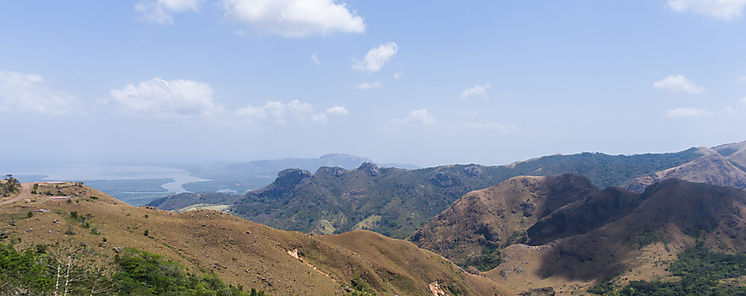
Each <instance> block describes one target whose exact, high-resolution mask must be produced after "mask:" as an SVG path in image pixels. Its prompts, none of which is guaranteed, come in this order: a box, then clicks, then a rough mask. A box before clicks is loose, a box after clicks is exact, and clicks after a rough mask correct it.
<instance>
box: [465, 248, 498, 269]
mask: <svg viewBox="0 0 746 296" xmlns="http://www.w3.org/2000/svg"><path fill="white" fill-rule="evenodd" d="M501 262H502V259H501V258H500V250H499V249H497V248H493V249H490V248H486V247H484V248H483V249H482V255H481V256H479V257H475V258H469V259H467V261H466V262H464V263H463V264H459V266H461V267H462V268H468V267H469V266H474V267H475V268H476V269H477V270H479V271H483V272H486V271H489V270H492V269H493V268H495V267H497V266H498V265H500V263H501Z"/></svg>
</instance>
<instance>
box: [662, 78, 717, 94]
mask: <svg viewBox="0 0 746 296" xmlns="http://www.w3.org/2000/svg"><path fill="white" fill-rule="evenodd" d="M653 87H655V88H657V89H665V90H669V91H677V92H680V91H683V92H687V93H689V94H692V95H696V94H701V93H703V92H705V88H704V87H701V86H698V85H696V84H694V83H693V82H691V81H689V79H687V78H686V77H684V75H670V76H668V77H666V78H664V79H663V80H661V81H657V82H655V83H653Z"/></svg>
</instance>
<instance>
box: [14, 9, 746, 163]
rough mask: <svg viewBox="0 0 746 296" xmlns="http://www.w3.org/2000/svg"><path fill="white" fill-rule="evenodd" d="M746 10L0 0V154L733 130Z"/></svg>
mask: <svg viewBox="0 0 746 296" xmlns="http://www.w3.org/2000/svg"><path fill="white" fill-rule="evenodd" d="M745 8H746V0H721V1H711V0H646V1H642V0H640V1H615V2H612V1H383V0H377V1H371V0H350V1H345V2H343V1H332V0H275V1H265V0H213V1H208V0H158V1H156V0H142V1H139V0H136V1H43V2H40V1H4V2H3V3H1V4H0V124H2V125H3V126H5V127H6V128H7V129H6V132H5V135H6V136H5V139H6V140H5V141H4V144H3V145H2V148H0V149H2V155H3V156H2V158H0V161H3V162H8V163H33V162H37V163H38V162H85V163H174V162H178V163H193V162H213V161H248V160H254V159H268V158H281V157H316V156H319V155H322V154H325V153H330V152H342V153H351V154H356V155H361V156H365V157H369V158H371V159H374V160H376V161H380V162H400V163H412V164H417V165H439V164H447V163H456V162H458V163H471V162H475V163H483V164H504V163H510V162H512V161H516V160H521V159H526V158H530V157H534V156H539V155H545V154H554V153H574V152H580V151H600V152H606V153H613V154H618V153H624V154H631V153H640V152H663V151H676V150H682V149H686V148H688V147H691V146H710V145H716V144H720V143H727V142H734V141H743V140H746V20H745V18H746V17H745V16H743V14H744V9H745Z"/></svg>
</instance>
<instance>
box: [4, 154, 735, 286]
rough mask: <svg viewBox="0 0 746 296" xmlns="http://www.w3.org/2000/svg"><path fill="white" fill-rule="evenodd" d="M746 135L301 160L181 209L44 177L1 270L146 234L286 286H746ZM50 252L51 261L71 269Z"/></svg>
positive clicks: (19, 205)
mask: <svg viewBox="0 0 746 296" xmlns="http://www.w3.org/2000/svg"><path fill="white" fill-rule="evenodd" d="M744 150H746V143H735V144H728V145H722V146H717V147H713V148H692V149H688V150H685V151H681V152H677V153H664V154H643V155H632V156H612V155H605V154H601V153H581V154H575V155H566V156H562V155H554V156H548V157H541V158H537V159H532V160H529V161H524V162H517V163H514V164H511V165H508V166H480V165H473V164H472V165H449V166H441V167H433V168H424V169H416V170H406V169H399V168H381V167H379V166H377V165H374V164H371V163H368V162H365V163H363V164H362V165H360V166H358V167H357V168H355V169H351V170H348V169H344V168H342V167H329V166H323V167H321V168H319V169H318V170H316V172H315V173H313V174H312V173H311V172H309V171H308V170H303V169H285V170H282V171H280V173H279V174H278V176H277V178H276V179H275V180H274V181H273V182H272V183H271V184H270V185H269V186H266V187H264V188H262V189H258V190H253V191H249V192H247V193H245V194H229V193H196V194H192V193H183V194H178V195H173V196H169V197H166V198H163V199H160V200H157V201H156V202H154V203H152V206H157V207H159V208H163V209H169V210H178V211H179V212H170V211H164V210H159V209H156V208H153V207H152V206H151V207H131V206H129V205H126V204H124V203H122V202H121V201H118V200H116V199H114V198H112V197H110V196H107V195H106V194H103V193H101V192H98V191H96V190H94V189H91V188H88V187H85V186H83V185H82V184H80V183H40V184H31V183H26V184H23V185H22V188H21V192H20V193H11V194H8V196H5V197H0V220H1V221H7V223H5V224H3V225H0V268H6V267H4V266H9V265H2V262H11V261H9V260H6V259H8V258H11V259H13V258H16V259H17V258H20V257H18V256H16V257H13V256H15V255H13V252H8V250H9V248H13V249H18V250H27V251H26V252H25V253H23V254H25V255H24V256H26V257H23V258H30V257H28V256H38V258H52V257H54V256H60V254H61V255H63V256H67V257H66V258H69V259H68V260H69V261H68V262H72V258H73V256H72V255H71V253H69V252H71V251H70V250H75V252H78V253H76V254H78V255H75V260H74V262H75V263H74V264H75V267H74V269H75V270H87V271H85V272H87V274H90V272H93V271H96V270H98V272H100V273H101V275H100V277H103V278H104V279H106V277H108V275H111V274H113V272H115V271H117V270H121V267H117V266H115V265H112V264H109V263H107V262H112V260H113V261H114V262H120V263H121V260H120V259H121V258H122V257H121V256H122V254H123V253H122V252H124V253H126V254H130V253H128V252H131V251H128V250H131V249H129V248H135V249H137V250H143V251H147V252H151V253H153V254H160V255H162V256H164V258H168V260H172V261H174V262H177V263H178V264H179V265H181V266H184V268H185V270H186V271H187V272H189V273H191V274H203V275H210V276H212V277H215V278H214V280H212V281H213V283H215V284H216V285H217V283H218V282H219V281H224V282H225V284H221V285H226V284H228V285H232V286H233V287H234V288H236V287H243V288H256V289H259V290H261V291H266V292H269V294H271V295H347V296H349V295H397V294H398V295H423V296H424V295H437V296H444V295H521V296H525V295H588V294H589V293H591V294H595V295H746V269H744V268H743V266H746V190H744V186H743V182H742V181H743V178H742V176H743V172H744V171H743V163H744V157H743V156H744ZM568 171H569V172H568ZM687 180H688V181H687ZM609 185H610V186H609ZM599 188H605V189H599ZM630 189H631V190H630ZM226 211H227V212H230V213H233V214H236V215H242V216H243V217H248V218H250V219H251V220H253V221H255V222H260V223H264V224H269V225H276V226H277V227H281V228H284V229H289V230H302V231H304V232H308V233H302V232H295V231H283V230H277V229H274V228H272V227H268V226H265V225H261V224H258V223H255V222H251V221H248V220H245V219H242V218H240V217H235V216H232V215H229V214H228V213H225V212H226ZM366 229H371V230H374V231H377V232H380V233H383V234H386V235H389V236H394V237H405V238H407V240H408V241H405V240H399V239H396V238H390V237H386V236H384V235H381V234H376V233H373V232H370V231H366ZM350 230H352V231H350ZM339 232H344V233H339ZM316 233H323V234H328V233H339V234H329V235H316ZM5 243H10V244H7V245H6V244H5ZM66 250H68V251H66ZM426 250H430V251H432V252H430V251H426ZM65 252H68V253H65ZM65 254H67V255H65ZM143 254H146V255H147V254H150V253H143ZM47 256H51V257H47ZM147 256H151V257H150V258H152V256H155V255H152V254H151V255H147ZM34 258H36V257H34ZM54 258H57V257H54ZM63 258H65V257H63ZM16 259H13V260H16ZM43 260H48V259H43ZM147 260H151V259H147ZM87 261H90V264H92V265H87V266H88V267H86V265H83V266H80V265H79V264H84V262H87ZM12 262H18V260H16V261H12ZM24 262H27V263H28V262H30V263H28V264H32V265H33V264H36V265H39V264H42V263H44V262H47V261H44V262H42V261H36V260H25V261H24ZM35 262H36V263H35ZM141 262H145V261H141ZM161 262H163V261H161ZM14 264H15V263H14ZM44 264H46V263H44ZM69 264H72V263H68V265H69ZM39 266H40V265H39ZM44 266H46V267H44V268H46V269H44V268H42V269H40V270H42V271H43V270H47V271H48V272H46V273H45V272H41V273H34V275H35V276H38V277H39V278H40V280H41V282H47V283H54V274H55V273H54V270H55V269H54V268H48V267H49V266H54V264H52V265H44ZM57 266H60V265H59V263H58V264H57ZM165 266H166V267H168V268H170V267H169V266H174V265H169V264H165ZM11 267H13V268H15V270H16V271H18V270H20V271H21V272H22V271H23V270H26V269H24V268H26V267H24V266H17V264H16V265H13V266H11ZM89 267H92V268H93V269H91V268H89ZM101 268H103V269H101ZM168 268H167V269H168ZM57 270H58V273H59V269H57ZM67 270H68V271H69V270H70V268H67ZM160 272H163V276H164V279H165V278H169V277H171V276H173V274H174V273H173V270H172V268H171V269H168V270H161V271H160ZM202 278H205V277H204V276H203V277H202ZM208 278H209V277H208ZM195 279H196V278H195ZM205 279H207V278H205ZM140 280H143V281H147V280H148V279H147V277H143V278H141V279H140ZM97 281H98V280H97ZM128 283H130V284H131V282H128ZM83 284H85V283H83ZM50 285H51V284H50ZM49 287H51V286H49ZM216 287H217V286H216ZM4 288H5V286H0V291H3V290H2V289H4ZM0 294H2V293H1V292H0Z"/></svg>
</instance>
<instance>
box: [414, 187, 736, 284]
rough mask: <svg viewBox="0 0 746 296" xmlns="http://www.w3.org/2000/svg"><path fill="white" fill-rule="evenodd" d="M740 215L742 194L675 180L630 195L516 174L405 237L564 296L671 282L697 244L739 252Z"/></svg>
mask: <svg viewBox="0 0 746 296" xmlns="http://www.w3.org/2000/svg"><path fill="white" fill-rule="evenodd" d="M744 211H746V191H743V190H740V189H735V188H729V187H722V186H714V185H709V184H701V183H692V182H687V181H683V180H679V179H668V180H664V181H662V182H660V183H656V184H654V185H651V186H649V187H648V188H647V189H646V190H645V191H644V192H643V193H636V192H631V191H627V190H625V189H622V188H617V187H609V188H607V189H605V190H598V189H596V188H595V187H594V186H592V185H590V181H589V180H588V179H586V178H584V177H582V176H578V175H571V174H565V175H560V176H553V177H516V178H512V179H510V180H508V181H505V182H503V183H502V184H500V185H497V186H495V187H492V188H488V189H483V190H479V191H475V192H471V193H469V194H467V195H465V196H464V197H462V198H460V199H459V200H457V201H456V202H455V203H454V204H453V206H451V207H450V208H449V209H447V210H445V211H444V212H443V213H441V214H440V215H438V216H437V217H436V218H434V219H433V220H432V221H430V222H428V224H426V225H425V226H424V227H423V228H422V230H420V231H418V232H416V233H415V234H414V235H412V237H410V239H411V240H412V241H413V242H415V244H417V245H419V246H421V247H423V248H426V249H430V250H433V251H434V252H437V253H439V254H442V255H444V256H445V257H447V258H450V259H452V260H453V261H454V262H456V263H458V264H461V265H462V266H464V267H467V268H468V269H470V270H472V267H471V266H474V267H478V268H479V269H481V270H482V271H484V273H482V274H483V275H485V276H487V277H489V278H490V279H492V280H494V281H496V282H497V283H501V284H503V285H505V286H506V287H509V288H511V289H513V290H514V291H519V292H520V291H527V290H530V289H537V288H543V287H552V288H553V289H554V290H555V291H557V292H558V293H560V294H569V293H578V292H582V291H585V289H587V288H589V287H590V286H591V285H593V284H594V283H598V282H603V281H606V280H609V279H616V280H619V281H620V283H630V281H632V280H646V281H649V280H669V281H671V280H675V278H673V279H672V278H671V273H670V271H669V269H668V266H670V264H672V263H673V262H675V261H676V258H677V256H678V255H679V254H681V252H683V251H684V250H687V249H691V248H693V247H695V246H696V245H697V242H699V244H700V245H701V246H702V248H705V249H707V250H711V251H714V252H728V253H736V254H743V253H744V252H746V247H744V246H746V235H745V232H744V231H743V229H746V218H744V216H743V214H742V213H743V212H744ZM474 272H475V273H478V271H476V270H474Z"/></svg>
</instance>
